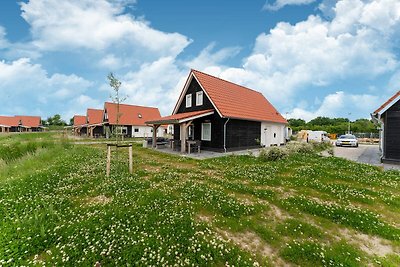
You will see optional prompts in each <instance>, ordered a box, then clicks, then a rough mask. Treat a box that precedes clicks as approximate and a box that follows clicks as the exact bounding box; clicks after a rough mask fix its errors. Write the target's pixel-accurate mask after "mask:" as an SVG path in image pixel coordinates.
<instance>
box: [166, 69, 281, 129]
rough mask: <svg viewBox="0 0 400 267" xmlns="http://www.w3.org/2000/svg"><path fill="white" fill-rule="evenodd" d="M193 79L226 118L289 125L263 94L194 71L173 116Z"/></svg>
mask: <svg viewBox="0 0 400 267" xmlns="http://www.w3.org/2000/svg"><path fill="white" fill-rule="evenodd" d="M193 78H195V79H196V80H197V81H198V83H199V85H200V86H201V87H202V89H203V90H204V92H205V93H206V95H207V97H208V98H209V99H210V101H211V103H212V104H213V105H214V107H215V109H216V110H217V111H218V113H219V114H220V115H221V116H222V117H224V118H235V119H245V120H254V121H270V122H278V123H287V121H286V119H285V118H283V116H282V115H281V114H280V113H279V112H278V111H277V110H276V109H275V108H274V106H272V104H271V103H270V102H269V101H268V100H267V99H266V98H265V97H264V96H263V94H262V93H260V92H257V91H254V90H252V89H249V88H246V87H244V86H241V85H238V84H235V83H232V82H229V81H226V80H223V79H220V78H218V77H215V76H212V75H209V74H206V73H203V72H200V71H198V70H193V69H192V70H191V72H190V74H189V77H188V80H187V81H186V85H185V88H184V89H183V91H182V93H181V96H180V98H179V100H178V102H177V104H176V106H175V109H174V113H173V114H175V113H176V112H177V110H178V106H179V105H180V103H181V102H182V100H183V95H184V94H185V92H186V90H187V87H188V86H189V84H190V82H191V81H192V79H193Z"/></svg>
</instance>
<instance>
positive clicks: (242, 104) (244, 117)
mask: <svg viewBox="0 0 400 267" xmlns="http://www.w3.org/2000/svg"><path fill="white" fill-rule="evenodd" d="M147 123H148V124H149V125H153V127H154V128H155V129H157V127H159V125H165V124H173V125H174V129H173V133H174V134H173V135H174V143H175V144H177V146H180V150H181V151H182V152H184V151H186V144H187V141H189V140H191V141H197V142H200V145H201V148H202V149H208V150H214V151H220V152H222V151H228V150H230V151H232V150H240V149H248V148H257V147H261V146H279V145H283V144H284V143H285V140H286V138H287V136H286V132H287V131H286V125H287V121H286V119H285V118H283V116H282V115H281V114H280V113H279V112H278V111H277V110H276V109H275V108H274V107H273V106H272V104H271V103H270V102H269V101H268V100H267V99H266V98H265V97H264V96H263V95H262V94H261V93H260V92H257V91H255V90H252V89H249V88H246V87H244V86H241V85H238V84H235V83H232V82H229V81H226V80H223V79H220V78H217V77H214V76H212V75H209V74H206V73H203V72H200V71H197V70H191V71H190V73H189V76H188V78H187V80H186V83H185V85H184V87H183V89H182V91H181V94H180V96H179V98H178V100H177V102H176V104H175V108H174V110H173V112H172V115H171V116H167V117H162V118H160V119H158V120H152V121H150V120H149V121H147Z"/></svg>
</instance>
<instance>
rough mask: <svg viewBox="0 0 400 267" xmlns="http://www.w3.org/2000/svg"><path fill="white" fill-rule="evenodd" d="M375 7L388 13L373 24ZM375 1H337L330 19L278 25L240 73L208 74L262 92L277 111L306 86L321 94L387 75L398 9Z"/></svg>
mask: <svg viewBox="0 0 400 267" xmlns="http://www.w3.org/2000/svg"><path fill="white" fill-rule="evenodd" d="M375 2H376V3H377V4H379V9H378V12H379V14H387V15H386V16H384V18H385V19H383V21H381V20H379V21H376V20H373V19H372V18H375V17H376V15H375V14H374V13H373V11H374V10H373V9H372V8H371V6H372V5H373V4H374V3H375ZM375 2H361V1H357V0H341V1H338V2H337V3H336V6H335V16H334V17H333V18H332V20H326V19H323V18H321V17H320V16H313V15H312V16H309V17H308V18H307V20H305V21H301V22H299V23H296V24H294V25H291V24H289V23H285V22H281V23H278V24H277V25H276V27H275V28H273V29H271V30H270V32H268V33H262V34H260V35H259V36H258V37H257V39H256V43H255V46H254V49H253V52H252V54H251V55H250V56H249V57H247V58H246V59H244V64H243V67H242V68H226V67H220V68H219V69H218V68H216V67H215V66H214V67H213V69H214V71H217V72H218V73H217V74H218V75H219V76H221V77H222V78H225V79H228V80H231V81H233V82H237V83H240V84H243V85H245V86H248V87H250V88H254V89H256V90H260V91H262V92H263V93H264V95H265V96H266V97H267V98H269V99H270V100H271V101H272V102H273V103H274V104H276V105H277V106H280V107H283V106H291V105H293V103H294V102H295V101H297V100H298V99H299V98H301V94H302V92H303V91H304V90H309V87H310V86H313V87H314V88H315V87H317V88H321V90H324V88H330V86H332V85H333V84H335V83H336V82H338V81H345V80H347V79H363V80H366V79H370V80H373V79H374V78H376V77H379V76H380V75H382V74H388V73H392V72H394V71H395V70H396V69H397V68H398V58H397V56H396V54H395V52H394V48H393V46H394V45H395V44H396V40H399V36H400V35H396V34H394V33H395V32H396V31H397V30H398V28H400V27H399V26H400V25H399V23H400V17H398V16H397V15H396V14H398V13H399V12H400V6H399V4H398V3H399V2H398V1H397V0H391V1H389V0H377V1H375ZM382 9H384V10H385V11H383V10H382ZM367 18H368V19H367ZM384 21H386V22H387V23H384ZM382 25H387V26H386V28H382V27H381V26H382ZM314 90H315V89H314ZM325 90H328V89H325ZM327 93H328V92H327Z"/></svg>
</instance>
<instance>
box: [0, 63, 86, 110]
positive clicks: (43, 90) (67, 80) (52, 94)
mask: <svg viewBox="0 0 400 267" xmlns="http://www.w3.org/2000/svg"><path fill="white" fill-rule="evenodd" d="M90 86H92V83H91V82H89V81H87V80H85V79H83V78H81V77H78V76H76V75H74V74H72V75H64V74H58V73H56V74H53V75H51V76H49V75H48V73H47V72H46V71H45V70H44V69H43V68H42V66H41V65H39V64H32V63H31V62H30V60H29V59H28V58H21V59H18V60H15V61H13V62H5V61H0V94H1V95H2V110H5V111H7V113H8V114H9V115H13V114H17V113H18V114H33V113H32V112H34V111H37V112H42V110H46V111H47V112H52V113H60V112H62V111H63V110H67V109H68V108H69V105H70V101H71V100H72V99H74V98H76V97H78V96H79V95H80V94H82V93H83V92H85V91H87V89H88V88H89V87H90ZM37 115H42V116H43V115H51V114H48V113H47V114H43V113H40V114H37Z"/></svg>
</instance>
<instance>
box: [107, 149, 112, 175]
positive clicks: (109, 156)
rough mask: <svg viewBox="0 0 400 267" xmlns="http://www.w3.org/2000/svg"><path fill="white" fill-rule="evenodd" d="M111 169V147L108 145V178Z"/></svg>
mask: <svg viewBox="0 0 400 267" xmlns="http://www.w3.org/2000/svg"><path fill="white" fill-rule="evenodd" d="M110 167H111V146H110V145H107V169H106V175H107V177H110Z"/></svg>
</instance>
